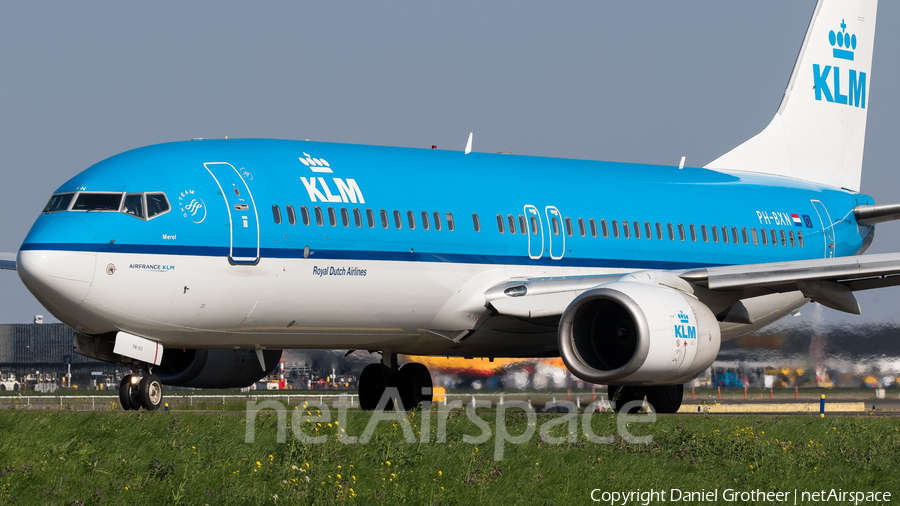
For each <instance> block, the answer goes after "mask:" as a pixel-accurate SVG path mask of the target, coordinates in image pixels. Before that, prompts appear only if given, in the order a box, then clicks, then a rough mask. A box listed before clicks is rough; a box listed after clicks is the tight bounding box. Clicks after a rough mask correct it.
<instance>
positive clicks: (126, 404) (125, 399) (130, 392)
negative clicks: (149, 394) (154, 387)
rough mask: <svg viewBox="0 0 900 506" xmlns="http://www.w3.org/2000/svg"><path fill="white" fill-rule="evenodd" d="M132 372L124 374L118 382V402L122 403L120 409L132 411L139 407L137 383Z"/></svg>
mask: <svg viewBox="0 0 900 506" xmlns="http://www.w3.org/2000/svg"><path fill="white" fill-rule="evenodd" d="M135 378H136V376H135V375H133V374H126V375H125V377H124V378H122V382H121V383H119V402H120V403H122V409H124V410H125V411H132V410H136V409H140V407H141V399H140V397H139V396H138V385H137V381H136V380H135Z"/></svg>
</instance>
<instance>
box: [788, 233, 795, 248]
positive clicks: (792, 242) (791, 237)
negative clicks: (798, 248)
mask: <svg viewBox="0 0 900 506" xmlns="http://www.w3.org/2000/svg"><path fill="white" fill-rule="evenodd" d="M788 237H789V238H790V239H791V247H792V248H793V247H794V231H793V230H791V231H790V232H788Z"/></svg>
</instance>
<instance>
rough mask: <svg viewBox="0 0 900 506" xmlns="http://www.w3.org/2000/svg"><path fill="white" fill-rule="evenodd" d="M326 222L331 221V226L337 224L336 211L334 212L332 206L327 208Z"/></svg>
mask: <svg viewBox="0 0 900 506" xmlns="http://www.w3.org/2000/svg"><path fill="white" fill-rule="evenodd" d="M328 223H331V226H332V227H334V226H337V213H335V212H334V208H333V207H329V208H328Z"/></svg>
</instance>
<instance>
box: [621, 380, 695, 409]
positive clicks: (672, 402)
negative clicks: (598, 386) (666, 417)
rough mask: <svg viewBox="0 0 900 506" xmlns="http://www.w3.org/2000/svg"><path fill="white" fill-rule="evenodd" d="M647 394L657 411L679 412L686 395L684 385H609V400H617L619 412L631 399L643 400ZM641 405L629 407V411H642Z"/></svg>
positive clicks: (652, 406) (651, 406)
mask: <svg viewBox="0 0 900 506" xmlns="http://www.w3.org/2000/svg"><path fill="white" fill-rule="evenodd" d="M644 396H647V404H649V405H650V409H652V410H653V411H655V412H657V413H677V412H678V408H680V407H681V400H682V398H683V397H684V385H681V384H679V385H659V386H646V387H639V386H630V385H609V400H610V401H612V402H615V410H616V411H617V412H619V411H622V409H624V407H625V404H627V403H629V402H631V401H643V400H644ZM640 409H641V407H640V405H636V406H632V407H629V409H628V412H629V413H637V412H638V411H640Z"/></svg>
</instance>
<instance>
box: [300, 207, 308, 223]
mask: <svg viewBox="0 0 900 506" xmlns="http://www.w3.org/2000/svg"><path fill="white" fill-rule="evenodd" d="M300 219H301V220H302V221H303V224H304V225H309V210H308V209H307V208H306V206H300Z"/></svg>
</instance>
